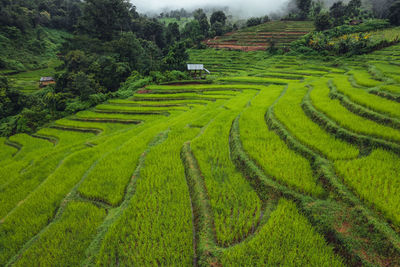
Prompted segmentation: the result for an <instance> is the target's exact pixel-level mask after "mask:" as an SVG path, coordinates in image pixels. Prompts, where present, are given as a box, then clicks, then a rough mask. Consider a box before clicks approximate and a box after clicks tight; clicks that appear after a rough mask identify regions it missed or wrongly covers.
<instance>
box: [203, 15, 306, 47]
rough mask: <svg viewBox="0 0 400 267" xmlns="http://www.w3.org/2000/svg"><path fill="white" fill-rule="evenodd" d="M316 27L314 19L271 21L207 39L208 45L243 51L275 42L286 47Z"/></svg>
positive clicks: (277, 45)
mask: <svg viewBox="0 0 400 267" xmlns="http://www.w3.org/2000/svg"><path fill="white" fill-rule="evenodd" d="M313 29H314V24H313V22H312V21H271V22H267V23H264V24H261V25H257V26H253V27H248V28H244V29H240V30H239V31H236V32H232V33H227V34H225V35H223V36H217V37H215V38H213V39H209V40H206V41H205V44H206V45H207V46H208V47H212V48H229V49H234V50H243V51H256V50H265V49H266V48H268V47H270V45H271V42H275V45H276V47H278V48H284V47H285V46H288V45H289V44H290V43H291V42H293V41H295V40H296V39H298V38H299V37H301V36H303V35H305V34H307V33H308V32H310V31H312V30H313Z"/></svg>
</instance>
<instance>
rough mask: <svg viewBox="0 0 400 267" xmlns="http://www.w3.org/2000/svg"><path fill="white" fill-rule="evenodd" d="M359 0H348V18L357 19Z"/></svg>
mask: <svg viewBox="0 0 400 267" xmlns="http://www.w3.org/2000/svg"><path fill="white" fill-rule="evenodd" d="M361 4H362V3H361V0H350V2H349V4H348V5H347V13H348V14H349V16H350V17H353V18H354V17H358V16H359V15H360V8H361Z"/></svg>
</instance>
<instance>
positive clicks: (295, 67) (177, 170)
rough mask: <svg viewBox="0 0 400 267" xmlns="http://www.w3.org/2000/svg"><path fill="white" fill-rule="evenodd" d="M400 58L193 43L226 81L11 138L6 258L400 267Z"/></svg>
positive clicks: (152, 93)
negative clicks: (318, 56)
mask: <svg viewBox="0 0 400 267" xmlns="http://www.w3.org/2000/svg"><path fill="white" fill-rule="evenodd" d="M397 55H399V56H400V46H393V47H390V48H387V49H385V50H381V51H378V52H375V53H373V54H370V55H366V56H362V57H358V58H353V59H351V60H347V61H343V64H341V65H339V66H338V65H335V66H332V65H331V64H330V63H329V62H320V61H314V60H312V59H308V60H302V59H300V58H296V57H289V56H275V57H272V58H266V57H265V54H264V53H263V52H250V53H244V52H235V51H215V50H208V49H207V50H202V51H192V52H191V60H196V59H198V58H204V59H206V60H207V62H205V67H208V68H210V69H212V71H213V77H212V78H213V83H212V84H197V85H194V84H185V85H173V86H172V85H170V86H165V85H164V86H161V85H150V86H147V87H146V89H147V90H146V91H147V92H148V93H147V94H134V95H132V96H131V97H130V98H128V99H113V100H110V101H109V102H107V103H104V104H101V105H98V106H97V107H95V108H94V109H92V110H86V111H82V112H79V113H77V114H75V115H74V116H71V117H68V118H64V119H61V120H59V121H56V122H55V123H54V124H52V125H50V126H49V127H48V128H44V129H41V130H40V131H39V132H37V133H36V134H34V135H32V136H29V135H26V134H18V135H15V136H12V137H10V138H8V139H5V138H2V139H0V165H1V168H0V200H1V202H0V251H1V253H0V265H1V266H31V265H34V266H79V265H84V266H94V265H96V266H154V265H168V266H193V265H194V266H209V265H212V266H276V265H285V266H361V265H365V266H399V265H400V217H399V210H400V198H399V196H400V130H399V129H400V127H399V126H400V124H399V121H400V113H399V110H400V103H399V99H400V83H399V81H398V80H397V78H398V76H399V75H400V66H399V65H398V62H397V61H396V59H397ZM219 66H225V68H221V69H219ZM227 74H230V75H229V76H228V75H227Z"/></svg>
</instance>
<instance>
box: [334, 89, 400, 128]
mask: <svg viewBox="0 0 400 267" xmlns="http://www.w3.org/2000/svg"><path fill="white" fill-rule="evenodd" d="M328 86H329V88H330V93H329V95H330V96H331V97H332V98H336V99H339V100H340V103H341V104H342V106H344V107H345V108H346V109H347V110H349V111H350V112H353V113H354V114H356V115H359V116H361V117H364V118H366V119H369V120H373V121H375V122H378V123H381V124H384V125H387V126H390V127H393V128H395V129H400V120H399V119H397V118H394V117H390V116H389V115H386V114H383V113H380V112H378V111H375V110H373V109H370V108H368V107H365V106H363V105H361V104H358V103H356V102H354V101H352V100H350V98H349V97H348V96H346V95H344V94H343V93H340V92H339V91H338V90H337V88H336V86H335V85H334V84H333V83H332V81H329V82H328Z"/></svg>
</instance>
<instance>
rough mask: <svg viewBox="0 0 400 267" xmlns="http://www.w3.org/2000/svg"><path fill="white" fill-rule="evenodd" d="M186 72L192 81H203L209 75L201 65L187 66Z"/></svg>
mask: <svg viewBox="0 0 400 267" xmlns="http://www.w3.org/2000/svg"><path fill="white" fill-rule="evenodd" d="M187 70H188V71H189V73H190V76H192V78H193V79H205V78H206V77H207V74H210V71H208V70H207V69H206V68H204V65H203V64H187Z"/></svg>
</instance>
